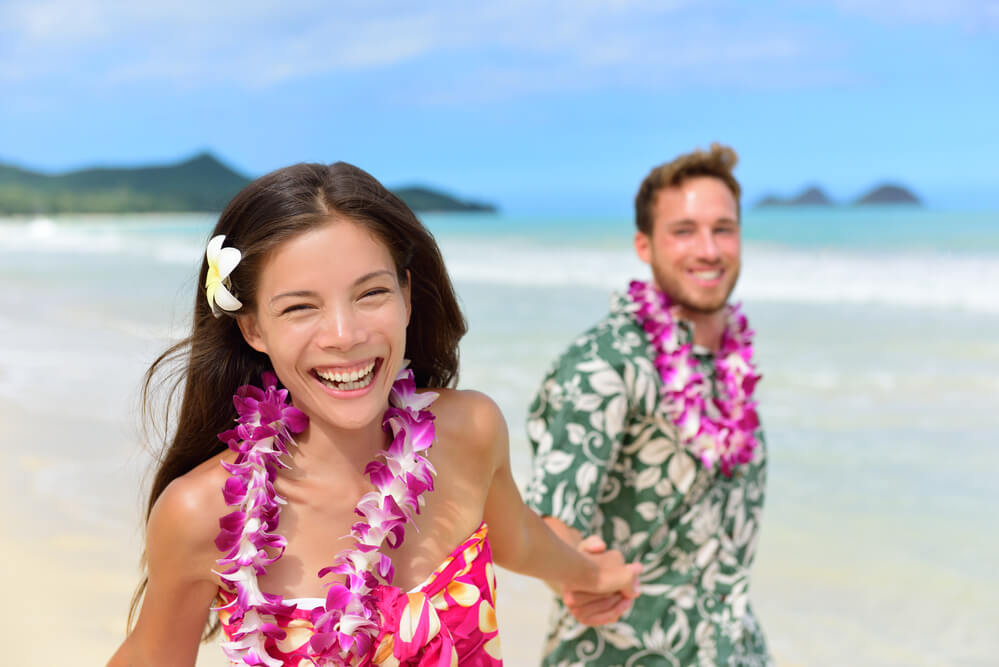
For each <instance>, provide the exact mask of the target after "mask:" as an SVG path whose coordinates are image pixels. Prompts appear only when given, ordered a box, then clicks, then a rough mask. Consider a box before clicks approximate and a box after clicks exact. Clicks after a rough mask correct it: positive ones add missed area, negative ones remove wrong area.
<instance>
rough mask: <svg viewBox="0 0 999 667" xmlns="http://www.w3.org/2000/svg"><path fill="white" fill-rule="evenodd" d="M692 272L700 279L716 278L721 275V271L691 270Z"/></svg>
mask: <svg viewBox="0 0 999 667" xmlns="http://www.w3.org/2000/svg"><path fill="white" fill-rule="evenodd" d="M693 274H694V277H695V278H699V279H700V280H716V279H717V278H720V277H721V271H693Z"/></svg>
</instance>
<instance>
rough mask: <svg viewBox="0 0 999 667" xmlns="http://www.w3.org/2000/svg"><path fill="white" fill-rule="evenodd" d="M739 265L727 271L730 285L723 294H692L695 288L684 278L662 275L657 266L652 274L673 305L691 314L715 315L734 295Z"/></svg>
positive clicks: (726, 277) (726, 274) (653, 268)
mask: <svg viewBox="0 0 999 667" xmlns="http://www.w3.org/2000/svg"><path fill="white" fill-rule="evenodd" d="M739 269H740V267H739V266H736V267H735V268H734V271H733V270H729V271H726V273H725V279H726V281H727V282H728V285H727V286H725V288H724V295H723V296H706V297H703V296H700V295H697V294H692V293H691V292H693V291H694V290H692V289H690V288H689V285H686V284H684V282H683V281H682V280H674V279H673V277H672V276H671V275H662V274H661V273H660V272H659V271H658V270H656V267H655V266H653V267H652V275H653V277H654V278H655V280H656V284H657V285H658V286H659V289H661V290H662V291H663V292H665V293H666V294H667V296H669V298H670V301H672V302H673V305H676V306H680V307H681V308H682V309H684V310H686V311H687V312H689V313H691V314H697V315H714V314H716V313H718V312H719V311H720V310H722V309H723V308H724V307H725V304H727V303H728V298H729V297H730V296H731V295H732V291H733V290H734V289H735V284H736V282H737V281H738V279H739Z"/></svg>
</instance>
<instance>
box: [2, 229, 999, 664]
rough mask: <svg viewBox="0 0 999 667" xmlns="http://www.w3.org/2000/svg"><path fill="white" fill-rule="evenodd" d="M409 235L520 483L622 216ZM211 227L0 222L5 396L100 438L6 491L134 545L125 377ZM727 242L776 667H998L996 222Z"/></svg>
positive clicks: (467, 376) (177, 298)
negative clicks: (740, 313) (763, 500)
mask: <svg viewBox="0 0 999 667" xmlns="http://www.w3.org/2000/svg"><path fill="white" fill-rule="evenodd" d="M426 222H427V224H428V226H429V227H430V229H431V230H432V231H433V232H434V234H435V235H436V237H437V238H438V240H439V242H440V244H441V247H442V249H443V252H444V255H445V259H446V261H447V263H448V266H449V269H450V271H451V273H452V275H453V277H454V279H455V283H456V286H457V288H458V292H459V296H460V298H461V301H462V304H463V307H464V309H465V312H466V315H467V317H468V321H469V325H470V330H469V334H468V336H467V337H466V339H465V341H464V342H463V345H462V376H461V386H463V387H470V388H476V389H479V390H482V391H484V392H486V393H488V394H490V395H491V396H493V397H494V398H495V399H496V400H497V402H498V403H499V405H500V407H501V408H502V409H503V412H504V414H505V415H506V417H507V420H508V422H509V425H510V434H511V451H512V456H513V461H514V467H515V470H516V474H517V476H518V478H519V479H520V480H524V479H525V478H526V475H527V470H528V468H529V465H530V456H529V453H528V450H527V443H526V438H525V436H524V434H523V423H524V416H525V413H526V409H527V404H528V402H529V400H530V397H531V395H532V394H533V392H534V391H535V389H536V387H537V383H538V382H539V381H540V378H541V377H542V376H543V374H544V372H545V370H546V369H547V366H548V364H549V363H550V362H551V360H552V359H553V358H554V357H555V356H556V355H557V354H558V352H559V351H560V350H561V349H562V348H563V347H564V346H565V345H566V344H567V342H568V341H569V340H570V339H571V338H572V337H573V336H575V335H576V334H577V333H579V332H580V331H581V330H583V329H584V328H585V327H587V326H589V325H590V324H591V323H592V322H594V321H595V320H597V319H598V318H599V317H600V316H601V315H602V314H603V313H604V312H605V309H606V304H607V299H608V295H609V293H610V291H611V290H612V289H620V288H621V287H623V286H624V285H625V284H626V282H627V280H628V279H630V278H633V277H644V276H646V275H647V269H646V268H645V267H644V265H642V264H641V263H640V262H638V260H637V259H636V258H635V257H634V254H633V252H632V250H631V236H632V234H633V232H632V226H631V222H630V221H629V220H628V219H626V218H607V219H596V218H593V219H580V218H568V217H564V218H557V217H549V218H530V217H508V216H427V218H426ZM212 223H213V220H212V218H211V216H197V215H189V216H144V217H127V216H124V217H114V218H108V217H96V216H95V217H87V218H66V219H63V218H60V219H54V220H33V221H29V220H0V399H2V400H4V401H6V402H7V403H8V404H10V405H12V406H15V407H16V408H17V409H18V410H21V411H23V412H24V414H26V415H39V414H46V410H47V409H48V408H47V406H51V405H58V406H59V413H58V414H59V415H60V417H62V418H66V419H87V420H90V422H89V423H90V424H91V426H90V427H89V428H90V429H91V430H96V431H97V433H85V434H82V435H81V434H77V436H76V437H74V438H66V439H61V438H51V439H46V440H44V441H41V442H35V443H32V451H33V452H34V455H37V456H40V457H43V458H44V459H45V460H46V461H48V462H49V463H48V465H46V466H45V467H44V468H43V469H35V468H31V467H18V466H17V465H15V466H13V468H12V469H10V470H8V473H7V480H6V481H7V483H8V488H10V489H12V490H13V491H14V492H16V493H19V494H23V496H24V497H26V498H30V499H32V501H33V502H37V503H40V504H41V505H42V506H46V507H53V508H57V510H56V511H57V512H61V513H64V514H65V515H66V516H68V517H70V518H71V520H73V521H74V522H76V523H79V524H82V525H87V526H94V527H95V528H94V529H95V530H97V529H98V528H99V527H100V526H104V527H105V528H107V526H108V525H110V524H116V525H118V526H119V529H120V530H130V531H131V530H133V522H134V521H135V515H134V510H133V509H132V508H134V507H136V506H137V503H136V499H137V497H138V493H137V492H136V490H135V487H136V485H137V484H138V473H137V468H138V467H139V463H140V462H141V460H140V459H138V458H137V457H136V456H135V454H134V452H133V451H132V450H133V448H134V447H135V445H134V444H133V442H134V439H132V440H130V439H129V438H128V437H122V433H128V432H130V429H132V427H133V425H134V424H135V423H136V421H137V414H136V411H135V405H136V402H135V392H136V388H137V386H138V384H139V380H140V376H141V373H142V371H143V370H144V368H145V366H146V365H147V364H148V363H149V362H150V361H151V360H152V358H153V357H154V355H155V354H156V353H157V352H158V351H160V350H161V349H162V347H163V346H165V345H166V343H167V342H168V341H169V340H170V339H172V338H174V337H176V336H179V335H180V334H181V333H182V332H183V329H184V327H185V326H186V323H187V318H188V310H189V308H190V304H191V301H192V299H193V298H195V275H196V271H197V268H198V265H199V262H200V261H201V253H202V252H203V243H204V242H205V240H206V238H207V235H208V233H209V231H210V228H211V225H212ZM744 237H745V243H744V267H743V273H742V277H741V278H740V283H739V286H738V288H737V292H736V296H737V298H738V299H740V300H742V301H743V302H744V304H745V307H746V311H747V313H748V314H749V316H750V319H751V321H752V324H753V327H754V328H755V329H756V331H757V334H758V338H757V355H758V360H759V364H760V367H761V369H762V371H763V375H764V379H763V381H762V383H761V384H760V388H759V397H760V405H761V411H762V416H763V419H764V423H765V425H766V428H767V434H768V441H769V447H770V453H771V461H772V464H771V469H770V478H769V491H768V493H769V497H768V505H767V508H766V519H765V522H764V528H763V534H762V542H761V545H760V550H759V557H758V562H757V566H756V569H755V580H754V604H755V606H756V607H757V609H758V611H759V615H760V617H761V619H762V621H763V623H764V624H765V629H766V631H767V634H768V637H769V639H770V642H771V645H772V647H773V649H774V652H775V654H776V655H777V657H778V658H779V660H780V663H781V664H786V665H793V664H802V665H842V664H851V665H941V664H947V665H964V664H967V665H984V664H993V663H994V660H995V656H996V655H999V639H997V638H996V635H995V632H994V630H995V627H994V625H995V623H994V620H995V618H997V617H999V603H997V600H999V575H997V574H995V573H994V572H993V565H994V563H996V562H999V536H997V534H996V531H995V518H994V508H995V491H994V487H995V485H994V481H993V477H994V473H993V471H994V470H996V469H997V467H999V448H997V447H996V442H997V440H999V438H997V433H999V410H997V409H996V407H997V406H999V334H997V333H996V332H999V212H982V213H974V212H946V211H926V210H920V209H832V210H826V209H815V210H767V211H762V210H753V211H747V213H746V216H745V221H744ZM80 438H82V439H83V442H85V446H80V442H81V441H80ZM114 443H117V444H114ZM17 446H18V445H17V443H11V442H9V441H8V440H7V439H4V447H5V453H8V454H12V453H13V451H14V449H15V448H16V447H17ZM123 460H126V461H128V462H129V463H128V465H123V464H122V463H121V461H123ZM95 470H100V471H102V474H103V475H104V477H103V479H104V480H105V483H102V484H101V485H100V486H99V488H98V487H96V486H95V485H94V483H93V481H92V475H93V474H94V472H95ZM125 508H128V509H127V510H126V509H125ZM507 641H509V640H507Z"/></svg>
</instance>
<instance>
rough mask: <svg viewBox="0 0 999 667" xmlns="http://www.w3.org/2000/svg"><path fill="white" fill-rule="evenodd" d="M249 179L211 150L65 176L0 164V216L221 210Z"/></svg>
mask: <svg viewBox="0 0 999 667" xmlns="http://www.w3.org/2000/svg"><path fill="white" fill-rule="evenodd" d="M249 182H250V180H249V179H248V178H246V177H245V176H243V175H242V174H240V173H238V172H236V171H234V170H233V169H231V168H229V167H227V166H226V165H224V164H223V163H222V162H220V161H219V160H218V158H216V157H215V156H214V155H212V154H210V153H201V154H199V155H195V156H194V157H192V158H190V159H189V160H185V161H184V162H181V163H179V164H174V165H165V166H153V167H136V168H133V169H129V168H119V167H108V168H103V167H97V168H92V169H80V170H77V171H70V172H67V173H64V174H42V173H38V172H33V171H28V170H26V169H21V168H19V167H14V166H9V165H7V166H4V165H0V214H12V213H22V214H24V213H26V214H32V213H35V214H38V213H122V212H147V211H220V210H222V208H223V207H224V206H225V204H226V202H228V201H229V199H231V198H232V196H233V195H234V194H236V193H237V192H239V190H240V189H241V188H242V187H243V186H245V185H246V184H247V183H249Z"/></svg>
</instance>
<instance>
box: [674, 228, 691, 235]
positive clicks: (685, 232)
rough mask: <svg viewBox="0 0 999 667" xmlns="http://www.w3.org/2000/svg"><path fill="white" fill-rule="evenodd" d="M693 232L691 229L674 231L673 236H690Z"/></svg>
mask: <svg viewBox="0 0 999 667" xmlns="http://www.w3.org/2000/svg"><path fill="white" fill-rule="evenodd" d="M691 233H692V232H691V230H689V229H674V230H673V236H690V235H691Z"/></svg>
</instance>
